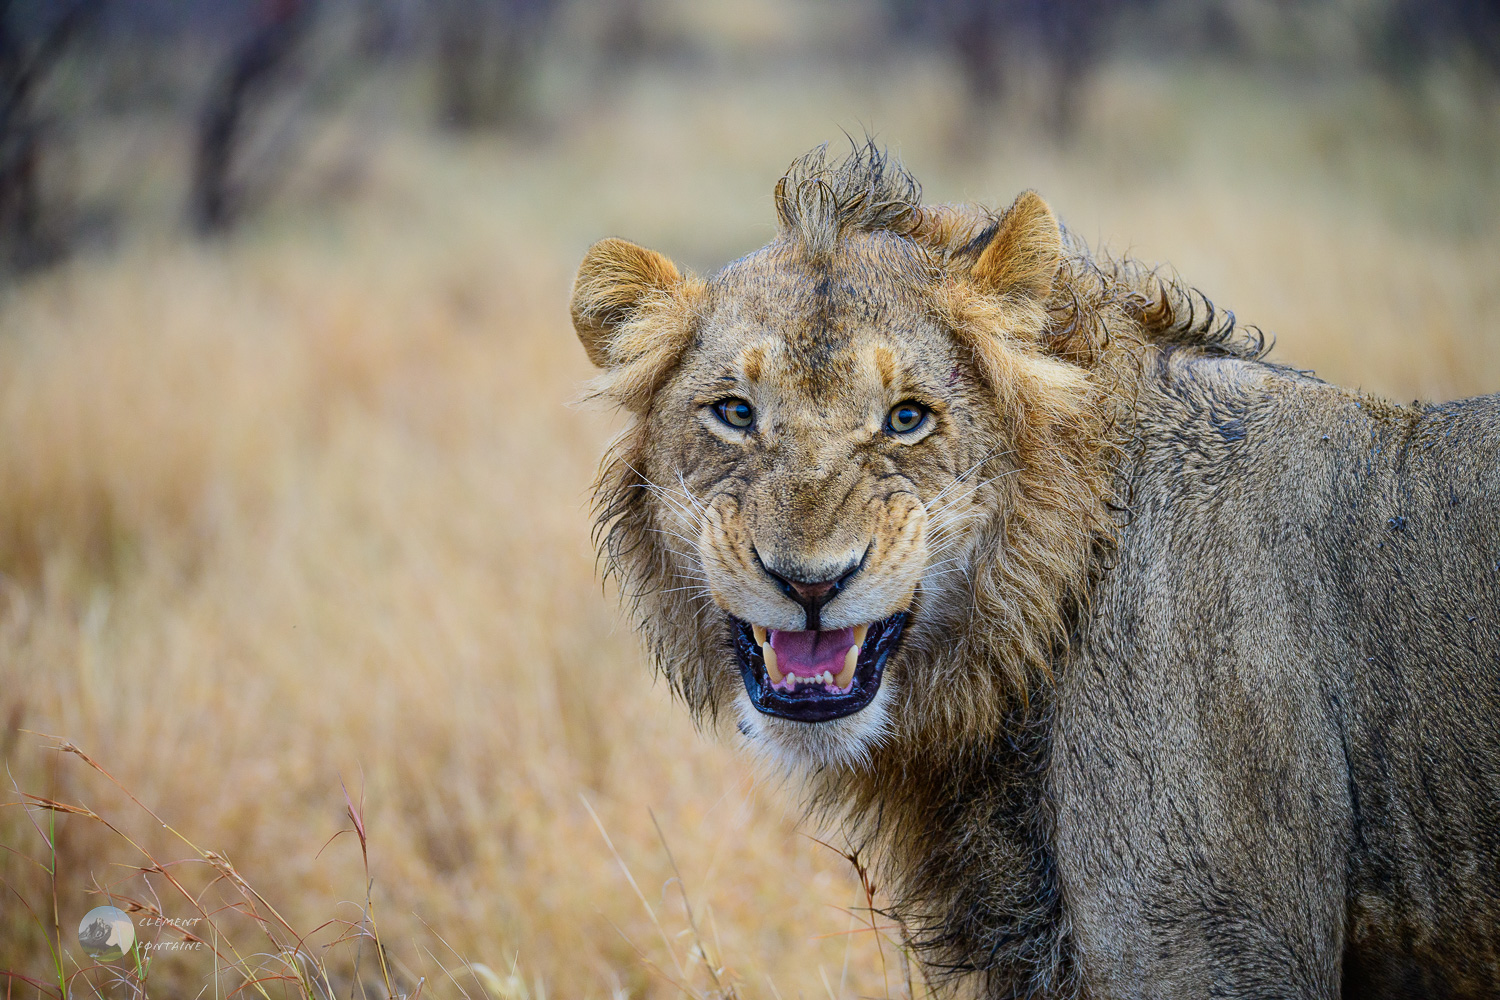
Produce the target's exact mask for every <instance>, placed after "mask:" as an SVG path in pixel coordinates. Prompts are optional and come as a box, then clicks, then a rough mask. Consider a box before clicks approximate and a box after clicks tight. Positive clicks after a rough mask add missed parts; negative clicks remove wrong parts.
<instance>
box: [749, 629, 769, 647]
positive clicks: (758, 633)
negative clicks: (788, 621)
mask: <svg viewBox="0 0 1500 1000" xmlns="http://www.w3.org/2000/svg"><path fill="white" fill-rule="evenodd" d="M750 631H752V632H754V633H755V644H756V645H757V646H764V645H765V644H766V627H765V626H764V625H751V626H750Z"/></svg>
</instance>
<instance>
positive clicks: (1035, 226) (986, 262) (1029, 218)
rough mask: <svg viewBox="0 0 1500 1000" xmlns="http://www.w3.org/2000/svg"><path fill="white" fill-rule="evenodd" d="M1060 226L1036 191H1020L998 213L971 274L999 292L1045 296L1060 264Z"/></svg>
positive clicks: (1032, 296) (980, 283)
mask: <svg viewBox="0 0 1500 1000" xmlns="http://www.w3.org/2000/svg"><path fill="white" fill-rule="evenodd" d="M1062 255H1063V242H1062V228H1061V227H1060V226H1059V225H1058V224H1057V216H1055V215H1053V214H1052V209H1051V208H1049V207H1048V205H1047V203H1046V202H1045V201H1043V200H1042V196H1041V195H1039V194H1037V193H1036V192H1035V191H1023V192H1021V194H1020V195H1019V196H1017V198H1016V200H1015V202H1014V203H1012V204H1011V206H1010V208H1009V209H1007V210H1006V212H1005V215H1004V216H1002V217H1001V219H1000V224H999V227H998V228H997V229H996V231H995V235H994V237H992V238H991V239H990V242H989V244H988V245H986V246H985V248H984V252H983V253H981V254H980V255H979V259H978V260H977V261H975V262H974V267H973V268H972V269H971V270H970V272H969V274H970V277H972V278H973V279H974V281H975V282H976V283H977V284H979V285H980V286H982V287H984V288H986V289H987V290H989V291H991V292H994V293H996V294H999V295H1014V296H1018V297H1028V298H1036V299H1045V298H1046V297H1047V296H1048V295H1049V294H1051V292H1052V283H1053V282H1054V281H1055V280H1056V279H1057V269H1058V267H1060V266H1061V264H1062Z"/></svg>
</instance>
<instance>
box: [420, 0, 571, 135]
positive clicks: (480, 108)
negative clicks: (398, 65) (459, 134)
mask: <svg viewBox="0 0 1500 1000" xmlns="http://www.w3.org/2000/svg"><path fill="white" fill-rule="evenodd" d="M436 7H437V10H436V17H437V18H438V25H437V36H438V38H437V42H438V53H437V55H438V61H437V85H438V114H439V117H440V119H441V121H442V122H443V123H444V124H445V125H449V126H452V127H454V128H458V129H463V130H466V131H467V130H471V129H476V128H486V127H489V128H507V127H510V126H514V125H516V124H518V123H520V122H521V121H522V120H523V119H524V117H525V112H526V96H527V95H526V88H527V86H528V85H529V84H530V82H531V77H532V74H533V71H534V69H535V64H536V59H537V55H538V49H539V47H540V45H541V42H542V35H543V33H544V31H545V29H546V27H547V25H548V23H549V22H550V21H551V19H552V17H553V15H554V14H555V13H556V11H557V7H558V3H557V0H442V2H441V3H440V4H437V5H436Z"/></svg>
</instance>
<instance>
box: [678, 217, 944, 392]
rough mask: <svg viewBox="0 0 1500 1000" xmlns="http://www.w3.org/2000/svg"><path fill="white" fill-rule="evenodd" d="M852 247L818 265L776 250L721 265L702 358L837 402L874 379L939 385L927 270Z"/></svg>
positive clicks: (868, 246) (875, 249) (940, 351)
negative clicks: (934, 382) (931, 382)
mask: <svg viewBox="0 0 1500 1000" xmlns="http://www.w3.org/2000/svg"><path fill="white" fill-rule="evenodd" d="M852 242H853V243H854V245H853V246H851V247H850V248H848V249H846V250H844V251H841V252H840V253H839V254H836V255H833V256H831V257H829V258H827V259H820V260H816V261H810V260H807V259H804V258H802V257H800V256H798V255H797V254H795V253H791V252H786V251H781V250H778V249H777V248H776V246H775V245H774V244H773V245H772V246H771V247H767V248H766V249H765V250H763V251H761V252H759V253H756V254H752V255H750V256H749V257H745V258H742V259H741V260H739V261H736V262H735V263H734V264H732V265H730V266H729V267H726V268H725V269H724V270H723V271H721V272H720V273H719V274H718V275H716V276H715V277H714V279H713V280H712V281H711V282H710V283H709V288H708V295H707V302H706V308H705V309H704V310H703V313H702V319H701V320H700V326H699V336H698V338H697V346H698V348H699V350H698V352H697V353H698V355H699V360H700V361H702V362H704V363H706V364H710V365H718V366H719V367H721V368H723V369H725V370H726V372H727V371H734V372H735V373H738V374H743V375H744V376H745V377H747V378H749V379H750V380H751V381H760V380H762V379H765V380H772V381H777V382H780V383H783V384H785V385H787V386H788V387H791V386H799V385H800V386H801V388H802V389H803V390H804V391H806V392H807V393H808V394H810V395H812V396H818V395H822V396H825V397H829V398H840V399H847V396H848V394H849V393H850V392H851V390H855V389H858V388H862V387H866V386H867V385H868V384H869V383H871V381H872V379H873V380H877V382H884V383H886V384H890V383H892V382H895V381H898V380H908V381H909V380H911V379H914V378H916V379H926V380H932V379H941V378H942V377H943V375H944V374H945V372H946V369H947V367H950V365H949V358H950V356H951V341H949V339H948V338H947V337H946V336H945V334H944V332H943V331H942V329H941V327H940V326H939V325H938V324H937V323H936V322H935V321H934V319H933V310H932V307H931V304H930V302H931V300H930V295H931V287H930V280H929V278H928V276H927V272H926V271H925V270H924V269H921V268H918V267H916V266H914V265H913V263H912V261H911V260H910V259H909V258H908V257H907V256H905V255H903V254H900V253H895V254H892V253H882V252H880V251H881V250H882V249H885V250H889V249H890V248H889V247H884V248H882V246H880V245H876V244H875V242H874V241H864V243H863V244H860V243H859V242H858V241H852Z"/></svg>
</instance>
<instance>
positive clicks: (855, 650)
mask: <svg viewBox="0 0 1500 1000" xmlns="http://www.w3.org/2000/svg"><path fill="white" fill-rule="evenodd" d="M860 628H864V626H863V625H861V626H860ZM854 634H855V635H856V636H858V635H859V629H855V630H854ZM858 664H859V647H858V646H850V647H849V652H847V653H845V654H844V669H843V670H840V671H839V675H838V676H837V677H835V678H834V679H833V683H835V684H837V685H838V686H839V687H841V688H846V687H848V686H849V685H850V683H852V682H853V680H854V668H855V667H856V666H857V665H858Z"/></svg>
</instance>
